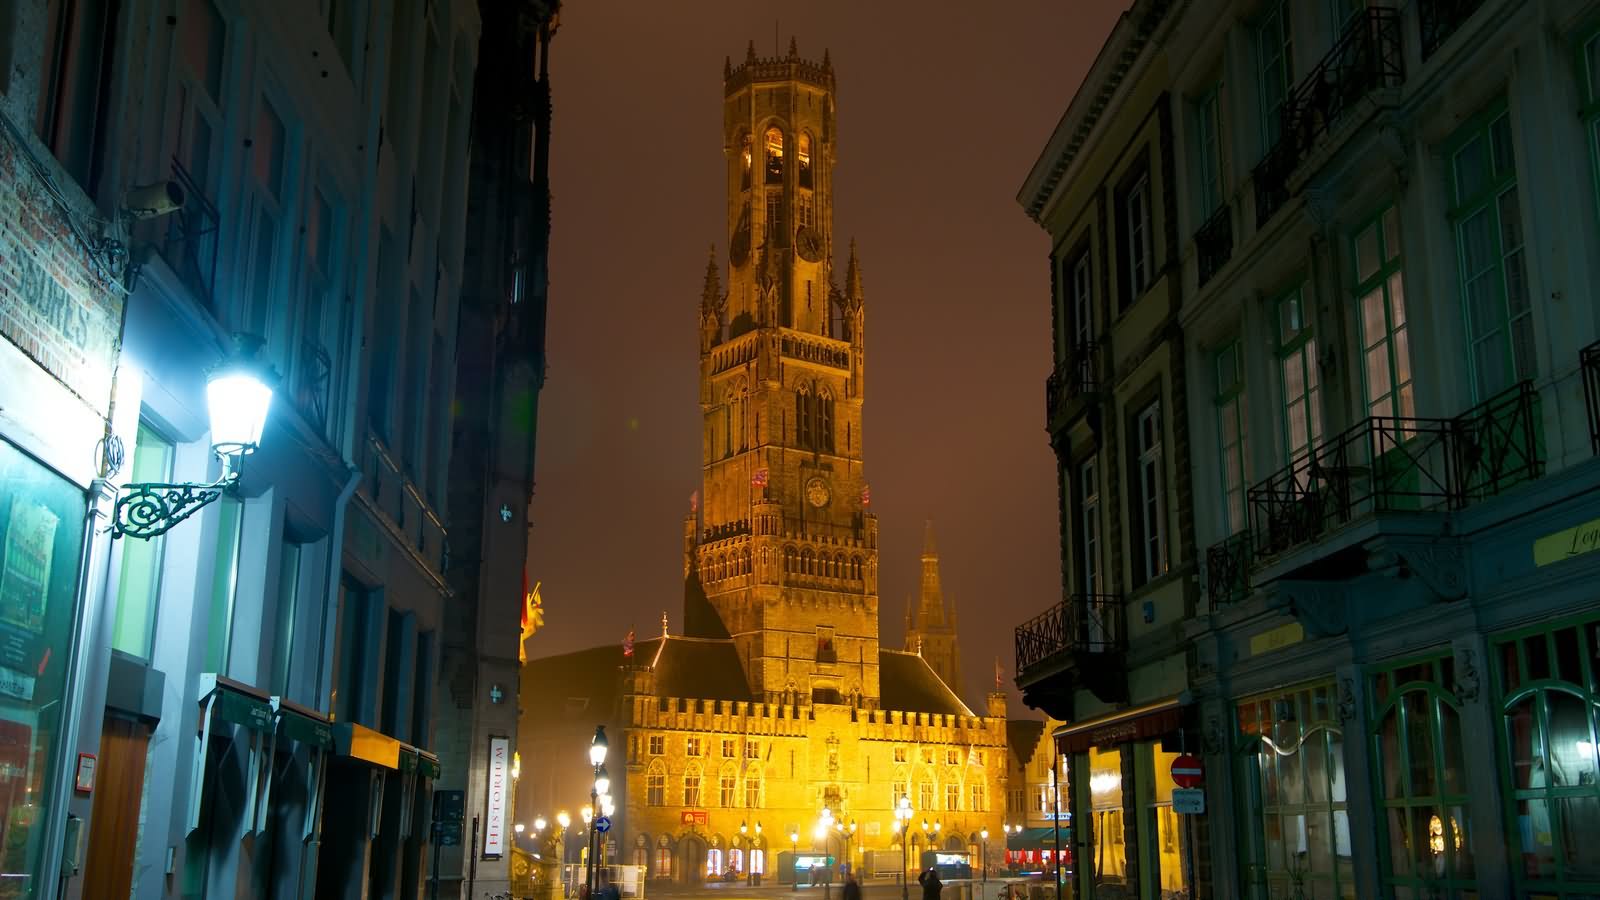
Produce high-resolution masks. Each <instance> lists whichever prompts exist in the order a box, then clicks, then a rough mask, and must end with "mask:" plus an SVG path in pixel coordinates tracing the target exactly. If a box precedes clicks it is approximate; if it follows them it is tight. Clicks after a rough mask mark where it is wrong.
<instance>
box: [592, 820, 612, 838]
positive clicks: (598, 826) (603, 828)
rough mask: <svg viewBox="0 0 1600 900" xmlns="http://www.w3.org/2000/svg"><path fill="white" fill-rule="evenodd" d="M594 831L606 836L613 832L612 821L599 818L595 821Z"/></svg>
mask: <svg viewBox="0 0 1600 900" xmlns="http://www.w3.org/2000/svg"><path fill="white" fill-rule="evenodd" d="M594 830H595V831H598V832H600V833H601V834H605V833H606V832H608V831H610V830H611V819H610V818H608V817H606V816H597V817H596V818H595V820H594Z"/></svg>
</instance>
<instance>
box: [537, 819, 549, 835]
mask: <svg viewBox="0 0 1600 900" xmlns="http://www.w3.org/2000/svg"><path fill="white" fill-rule="evenodd" d="M548 824H550V823H549V822H546V821H545V820H544V816H539V817H537V818H535V819H534V820H533V831H534V833H535V834H537V833H539V832H541V831H543V830H544V827H545V826H546V825H548Z"/></svg>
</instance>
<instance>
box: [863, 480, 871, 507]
mask: <svg viewBox="0 0 1600 900" xmlns="http://www.w3.org/2000/svg"><path fill="white" fill-rule="evenodd" d="M861 505H862V506H871V505H872V486H871V485H868V484H863V485H861Z"/></svg>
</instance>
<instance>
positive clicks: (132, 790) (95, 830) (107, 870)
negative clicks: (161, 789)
mask: <svg viewBox="0 0 1600 900" xmlns="http://www.w3.org/2000/svg"><path fill="white" fill-rule="evenodd" d="M149 753H150V726H149V725H146V724H145V723H143V722H139V721H135V720H133V719H126V718H123V717H121V716H110V715H108V716H106V718H105V722H104V723H103V724H102V725H101V730H100V758H99V759H98V760H96V766H95V776H94V803H93V806H92V807H91V808H90V812H89V852H88V854H87V855H86V856H85V862H84V867H83V896H85V897H128V896H131V895H132V891H133V863H134V856H135V851H136V850H137V849H138V848H137V842H138V839H139V809H140V807H141V806H142V805H143V803H144V773H145V760H146V759H148V757H149Z"/></svg>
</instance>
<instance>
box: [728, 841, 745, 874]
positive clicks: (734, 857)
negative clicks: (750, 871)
mask: <svg viewBox="0 0 1600 900" xmlns="http://www.w3.org/2000/svg"><path fill="white" fill-rule="evenodd" d="M728 868H729V869H731V870H733V871H735V872H743V871H744V851H743V850H741V849H740V848H738V847H733V848H730V849H729V850H728Z"/></svg>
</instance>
